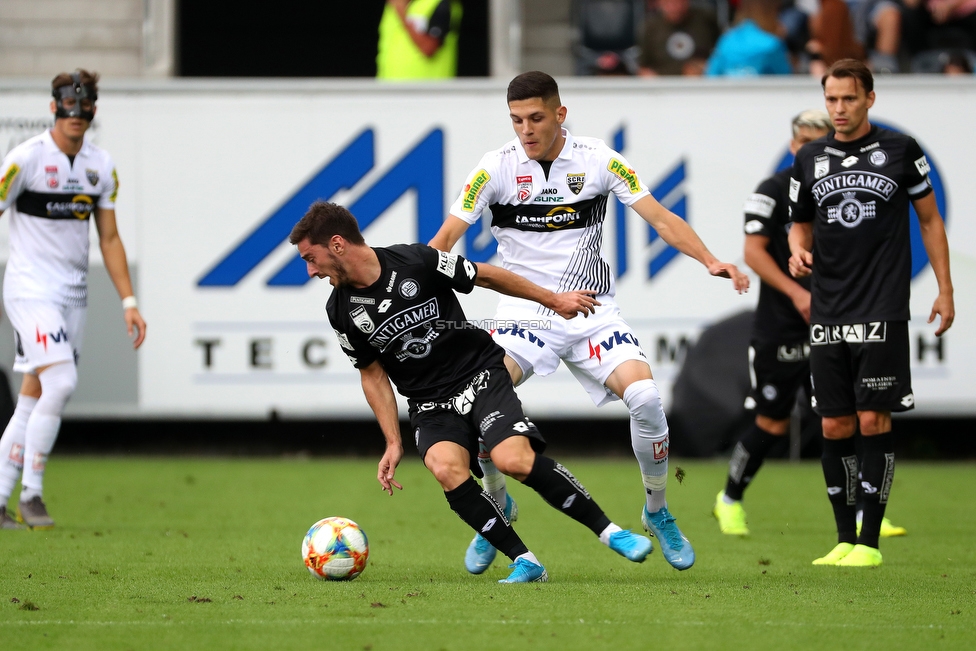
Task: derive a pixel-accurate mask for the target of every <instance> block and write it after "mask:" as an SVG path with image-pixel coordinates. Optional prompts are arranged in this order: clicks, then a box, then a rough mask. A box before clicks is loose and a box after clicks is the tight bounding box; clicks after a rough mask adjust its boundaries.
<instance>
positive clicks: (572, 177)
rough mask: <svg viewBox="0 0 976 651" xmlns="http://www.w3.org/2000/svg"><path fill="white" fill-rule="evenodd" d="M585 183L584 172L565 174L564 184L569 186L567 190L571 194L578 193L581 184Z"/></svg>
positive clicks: (581, 187)
mask: <svg viewBox="0 0 976 651" xmlns="http://www.w3.org/2000/svg"><path fill="white" fill-rule="evenodd" d="M584 183H586V173H585V172H580V173H579V174H567V175H566V185H567V186H569V191H570V192H572V193H573V194H579V193H580V192H582V190H583V184H584Z"/></svg>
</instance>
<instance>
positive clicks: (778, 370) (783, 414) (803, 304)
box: [712, 111, 830, 536]
mask: <svg viewBox="0 0 976 651" xmlns="http://www.w3.org/2000/svg"><path fill="white" fill-rule="evenodd" d="M829 131H830V116H828V115H827V114H826V113H825V112H824V111H804V112H803V113H801V114H799V115H798V116H796V117H795V118H794V119H793V138H792V140H790V151H791V152H792V153H793V154H796V152H797V151H799V149H800V147H802V146H803V145H805V144H806V143H808V142H810V141H812V140H816V139H817V138H821V137H823V136H825V135H827V133H828V132H829ZM791 172H792V170H791V169H790V168H788V167H787V168H786V169H784V170H781V171H779V172H777V173H776V174H773V175H772V176H771V177H769V178H767V179H765V180H764V181H763V182H762V183H760V184H759V187H757V188H756V191H755V192H754V193H753V194H752V195H750V196H749V198H748V199H747V200H746V204H745V207H744V212H745V233H746V242H745V261H746V264H748V265H749V266H750V267H751V268H752V270H753V271H755V272H756V274H758V276H759V278H760V281H761V282H760V285H759V303H758V305H757V306H756V313H755V318H754V320H753V323H752V341H751V342H750V345H749V365H750V368H749V377H750V380H751V382H752V394H751V395H750V397H749V399H748V400H747V403H746V404H747V406H749V407H752V406H754V407H755V410H756V421H755V423H754V424H753V426H752V428H751V429H749V431H748V432H747V433H746V434H745V436H743V437H742V439H741V440H740V441H739V442H738V443H736V445H735V448H734V449H733V451H732V459H731V460H730V461H729V476H728V480H727V481H726V484H725V490H724V491H720V492H719V494H718V497H716V498H715V507H714V509H713V510H712V512H713V513H714V515H715V517H716V518H717V519H718V523H719V528H720V529H721V530H722V533H724V534H730V535H737V536H744V535H746V534H748V533H749V529H748V528H747V527H746V513H745V510H744V509H743V508H742V493H743V491H745V489H746V487H747V486H749V483H750V482H751V481H752V479H753V477H755V475H756V472H757V471H758V470H759V467H760V466H761V465H762V463H763V460H764V459H765V457H766V454H767V453H769V450H770V449H771V448H772V447H773V445H775V444H776V442H777V441H778V440H780V439H781V437H782V436H783V435H784V434H786V433H787V432H788V431H789V429H790V412H791V411H792V409H793V403H794V401H795V399H796V392H797V390H798V389H799V388H800V387H801V386H803V385H805V387H806V390H807V391H806V392H807V395H808V396H809V395H810V393H811V392H810V389H809V383H810V364H809V356H810V336H809V326H808V325H807V324H808V323H809V321H810V280H809V279H808V278H801V279H798V280H794V279H793V277H791V276H790V275H789V259H790V246H789V242H787V239H786V233H787V231H788V230H789V226H790V217H789V198H788V191H789V185H790V174H791Z"/></svg>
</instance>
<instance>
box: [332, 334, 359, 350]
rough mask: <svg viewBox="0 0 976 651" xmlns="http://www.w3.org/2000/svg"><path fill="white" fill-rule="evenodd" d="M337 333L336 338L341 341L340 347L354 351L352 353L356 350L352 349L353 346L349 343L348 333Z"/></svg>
mask: <svg viewBox="0 0 976 651" xmlns="http://www.w3.org/2000/svg"><path fill="white" fill-rule="evenodd" d="M335 333H336V338H337V339H338V340H339V345H340V346H342V347H343V348H345V349H346V350H352V351H355V350H356V349H355V348H353V347H352V344H351V343H350V342H349V336H348V335H346V333H344V332H339V331H338V330H336V331H335Z"/></svg>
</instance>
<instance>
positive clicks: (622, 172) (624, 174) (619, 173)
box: [607, 158, 641, 194]
mask: <svg viewBox="0 0 976 651" xmlns="http://www.w3.org/2000/svg"><path fill="white" fill-rule="evenodd" d="M607 169H608V170H609V171H610V173H611V174H613V175H614V176H616V177H617V178H618V179H620V180H621V181H623V182H624V183H626V184H627V189H628V190H630V193H631V194H637V193H638V192H640V191H641V186H640V181H638V180H637V172H635V171H634V170H632V169H630V168H629V167H627V166H626V165H624V164H623V163H621V162H620V161H619V160H617V159H616V158H611V159H610V162H609V163H608V164H607Z"/></svg>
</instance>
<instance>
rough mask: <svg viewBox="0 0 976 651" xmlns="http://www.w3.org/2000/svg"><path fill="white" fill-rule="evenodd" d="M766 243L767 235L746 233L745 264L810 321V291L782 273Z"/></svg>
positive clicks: (767, 240) (767, 242)
mask: <svg viewBox="0 0 976 651" xmlns="http://www.w3.org/2000/svg"><path fill="white" fill-rule="evenodd" d="M768 244H769V237H767V236H766V235H746V244H745V250H744V254H745V260H746V264H747V265H749V266H750V267H751V268H752V270H753V271H755V272H756V273H757V274H759V277H760V278H762V280H763V282H764V283H766V284H767V285H769V286H770V287H772V288H773V289H775V290H776V291H778V292H780V293H782V294H786V295H787V296H788V297H789V298H790V300H791V301H793V306H794V307H795V308H796V311H797V312H799V313H800V315H801V316H802V317H803V320H804V321H806V322H807V323H810V292H809V291H808V290H806V289H804V288H803V286H802V285H800V283H798V282H796V281H795V280H793V279H792V278H790V277H789V276H788V275H786V274H785V273H783V270H782V269H780V268H779V265H778V264H776V260H775V259H774V258H773V256H771V255H770V254H769V251H768V250H767V249H766V246H767V245H768Z"/></svg>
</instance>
